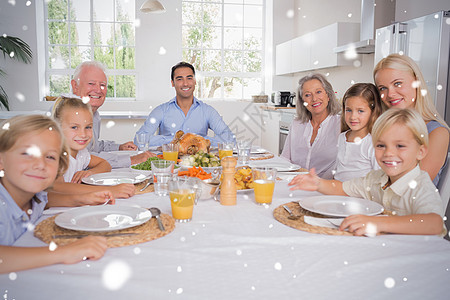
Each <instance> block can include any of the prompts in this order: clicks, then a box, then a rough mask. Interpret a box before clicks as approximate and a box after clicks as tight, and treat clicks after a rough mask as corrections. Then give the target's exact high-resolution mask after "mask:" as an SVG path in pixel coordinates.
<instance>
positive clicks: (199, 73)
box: [181, 0, 267, 101]
mask: <svg viewBox="0 0 450 300" xmlns="http://www.w3.org/2000/svg"><path fill="white" fill-rule="evenodd" d="M184 3H198V4H220V5H221V14H222V16H221V24H220V26H219V25H211V26H208V25H207V24H206V25H205V24H204V23H203V22H202V24H190V23H185V22H183V18H182V20H181V26H182V27H184V26H198V27H201V28H204V27H215V28H220V29H221V48H220V49H219V48H204V47H203V39H202V38H201V39H200V44H201V46H200V47H199V48H185V47H184V45H183V43H182V46H181V48H182V53H184V51H186V50H188V51H189V50H192V51H201V52H203V51H204V50H215V51H220V56H221V57H220V59H221V69H222V71H220V72H217V71H203V70H202V69H203V68H200V70H196V77H197V86H199V84H201V83H199V81H202V80H203V78H205V77H220V83H221V91H220V93H221V94H220V96H219V97H214V98H207V97H206V96H205V95H203V93H206V92H207V91H205V90H202V91H201V92H200V91H198V93H199V94H200V97H201V99H202V100H213V101H214V100H249V99H250V100H251V98H245V96H244V95H245V91H244V88H245V87H244V85H242V87H241V95H242V97H241V98H231V97H226V96H225V90H224V89H225V87H224V78H233V77H238V78H241V79H252V78H257V79H260V81H261V89H260V91H259V92H258V94H259V93H260V92H263V91H265V85H266V74H265V73H266V59H265V55H266V34H267V32H266V9H267V5H266V0H262V4H253V3H246V0H242V3H231V2H227V3H226V2H225V1H224V0H182V1H181V7H182V8H183V4H184ZM226 4H232V5H241V6H242V9H243V10H244V9H245V7H246V6H255V7H262V12H261V14H262V16H261V17H262V20H261V27H251V26H245V25H244V24H245V19H243V20H242V25H241V26H225V24H224V19H225V9H224V7H225V5H226ZM202 11H203V5H202ZM181 15H182V16H183V12H182V13H181ZM243 15H244V14H243ZM227 28H238V29H242V30H245V29H252V28H253V29H259V30H261V36H262V37H261V47H260V49H259V50H258V51H257V52H258V53H259V54H260V56H261V70H260V71H259V72H244V71H240V72H233V71H223V67H224V65H225V52H226V51H239V52H240V53H245V52H250V50H249V49H245V48H244V46H242V48H241V49H239V50H237V49H230V48H225V45H224V40H225V30H226V29H227ZM202 34H203V30H202ZM182 38H183V37H182ZM244 41H245V35H244V34H242V45H244ZM183 59H184V57H183ZM200 64H201V65H203V60H202V61H201V62H200ZM241 66H242V65H241ZM200 88H201V89H203V87H202V86H201V85H200ZM197 89H199V87H197Z"/></svg>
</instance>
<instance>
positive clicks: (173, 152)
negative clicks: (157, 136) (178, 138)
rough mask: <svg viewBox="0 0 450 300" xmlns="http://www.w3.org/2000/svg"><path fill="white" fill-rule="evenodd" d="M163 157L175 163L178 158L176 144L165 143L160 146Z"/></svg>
mask: <svg viewBox="0 0 450 300" xmlns="http://www.w3.org/2000/svg"><path fill="white" fill-rule="evenodd" d="M162 150H163V158H164V159H165V160H171V161H173V162H174V163H177V160H178V144H165V145H163V146H162Z"/></svg>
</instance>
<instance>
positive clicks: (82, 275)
mask: <svg viewBox="0 0 450 300" xmlns="http://www.w3.org/2000/svg"><path fill="white" fill-rule="evenodd" d="M274 159H275V160H272V161H271V162H274V161H276V159H279V158H274ZM281 174H282V173H280V179H281V180H278V181H277V182H276V185H275V191H274V195H273V201H272V204H270V205H257V204H256V203H255V200H254V192H253V191H252V190H248V191H239V192H238V193H237V203H236V205H231V206H224V205H221V204H220V202H219V201H215V200H214V199H212V198H210V199H204V200H199V201H198V203H197V204H196V205H195V207H194V212H193V217H192V220H191V221H190V222H187V223H176V224H175V228H174V230H173V231H172V232H170V233H169V234H167V235H165V236H163V237H161V238H158V239H154V240H151V241H148V242H143V243H139V244H135V245H131V246H123V247H116V248H109V249H108V250H107V251H106V253H105V255H104V256H103V257H102V258H101V259H99V260H96V261H91V260H85V261H82V262H79V263H77V264H72V265H64V264H57V265H51V266H46V267H41V268H36V269H31V270H26V271H20V272H12V273H9V274H2V275H0V291H1V294H2V295H3V299H16V300H21V299H66V300H68V299H98V300H100V299H450V243H449V242H448V241H446V240H444V239H443V238H442V237H439V236H422V235H399V234H382V235H377V236H373V237H366V236H362V237H361V236H339V235H329V234H315V233H311V232H307V231H301V230H297V229H295V228H291V227H289V226H286V225H284V224H282V223H280V222H279V221H277V220H276V219H275V218H274V214H273V211H274V209H275V208H277V207H279V206H280V205H283V204H286V203H291V202H292V201H298V200H300V199H303V198H306V197H311V196H320V195H321V194H320V193H318V192H306V191H298V190H295V191H292V190H290V187H289V186H288V180H289V178H288V177H286V176H281ZM114 205H116V206H117V207H120V206H139V207H143V208H150V207H157V208H159V209H160V210H161V212H162V213H163V214H167V215H171V206H170V200H169V196H157V195H155V193H145V194H139V195H134V196H133V197H131V198H129V199H117V200H116V203H115V204H114ZM51 212H52V211H51V210H50V211H49V212H48V213H46V214H44V215H43V216H42V217H41V219H40V220H39V222H41V221H43V220H45V219H47V218H49V217H51ZM54 212H55V213H56V212H58V210H56V209H55V210H54ZM14 246H23V247H34V246H48V245H47V244H46V243H44V242H42V241H41V240H40V239H38V238H36V237H35V236H34V234H33V231H32V230H29V231H27V232H26V233H24V234H23V235H22V236H21V237H20V238H19V239H18V240H17V241H16V243H15V244H14Z"/></svg>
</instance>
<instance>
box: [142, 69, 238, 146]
mask: <svg viewBox="0 0 450 300" xmlns="http://www.w3.org/2000/svg"><path fill="white" fill-rule="evenodd" d="M171 80H172V86H173V87H174V88H175V92H176V96H175V98H173V99H172V100H170V101H168V102H166V103H163V104H161V105H159V106H157V107H156V108H155V109H153V111H152V112H151V113H150V115H149V116H148V118H147V120H146V121H145V123H144V125H142V127H141V128H139V130H138V131H137V133H148V134H149V135H153V134H154V133H155V132H156V131H157V130H158V129H159V132H158V135H156V136H152V137H151V138H150V145H151V146H160V145H162V144H167V143H170V142H171V141H172V140H173V137H174V135H175V133H176V132H177V131H178V130H182V131H184V132H190V133H195V134H198V135H201V136H202V137H204V138H206V139H209V140H210V141H211V145H212V146H217V143H219V142H233V141H235V137H234V135H233V133H232V132H231V130H230V129H229V128H228V126H227V124H225V122H224V121H223V119H222V117H221V116H220V115H219V113H218V112H217V111H216V110H215V109H214V108H213V107H212V106H210V105H208V104H205V103H204V102H202V101H200V100H198V99H197V98H195V97H194V90H195V84H196V80H195V69H194V66H192V65H191V64H189V63H187V62H180V63H178V64H176V65H175V66H173V67H172V72H171ZM208 129H211V130H212V131H213V132H214V134H215V136H213V137H209V136H207V135H208Z"/></svg>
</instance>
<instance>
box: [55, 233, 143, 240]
mask: <svg viewBox="0 0 450 300" xmlns="http://www.w3.org/2000/svg"><path fill="white" fill-rule="evenodd" d="M136 234H138V233H136V232H122V233H110V234H55V235H53V236H52V238H54V239H81V238H84V237H87V236H104V237H109V236H131V235H136Z"/></svg>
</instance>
